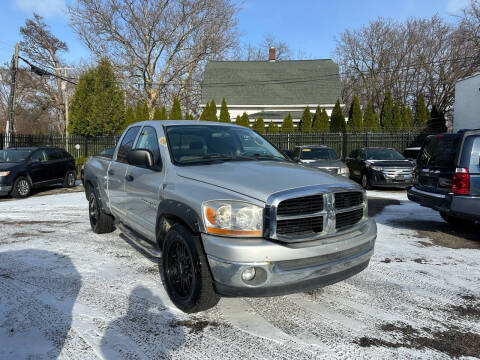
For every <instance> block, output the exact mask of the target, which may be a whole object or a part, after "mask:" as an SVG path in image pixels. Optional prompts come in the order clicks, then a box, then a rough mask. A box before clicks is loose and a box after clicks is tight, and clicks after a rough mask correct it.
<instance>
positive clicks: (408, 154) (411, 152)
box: [403, 147, 420, 166]
mask: <svg viewBox="0 0 480 360" xmlns="http://www.w3.org/2000/svg"><path fill="white" fill-rule="evenodd" d="M419 153H420V147H409V148H406V149H405V150H403V156H405V158H406V159H408V160H410V161H411V162H412V164H413V165H414V166H415V165H416V164H417V158H418V154H419Z"/></svg>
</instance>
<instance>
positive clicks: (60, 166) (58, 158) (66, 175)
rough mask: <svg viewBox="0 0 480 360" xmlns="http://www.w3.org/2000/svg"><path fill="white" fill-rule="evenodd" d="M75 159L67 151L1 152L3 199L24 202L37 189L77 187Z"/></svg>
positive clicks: (0, 165) (0, 168) (51, 148)
mask: <svg viewBox="0 0 480 360" xmlns="http://www.w3.org/2000/svg"><path fill="white" fill-rule="evenodd" d="M76 179H77V175H76V172H75V159H74V158H73V157H72V155H70V154H69V153H68V152H66V151H65V150H63V149H59V148H54V147H25V148H9V149H4V150H0V196H1V195H8V194H10V195H11V196H12V197H17V198H23V197H27V196H28V195H29V194H30V191H31V189H32V188H34V187H40V186H46V185H53V184H63V186H65V187H73V186H75V181H76Z"/></svg>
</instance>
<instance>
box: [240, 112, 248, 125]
mask: <svg viewBox="0 0 480 360" xmlns="http://www.w3.org/2000/svg"><path fill="white" fill-rule="evenodd" d="M241 120H242V126H245V127H250V119H249V117H248V115H247V113H246V112H244V113H243V114H242V118H241Z"/></svg>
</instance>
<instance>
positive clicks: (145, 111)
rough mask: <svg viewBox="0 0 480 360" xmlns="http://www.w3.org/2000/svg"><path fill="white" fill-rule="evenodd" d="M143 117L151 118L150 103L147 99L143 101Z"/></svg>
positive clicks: (145, 118)
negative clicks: (148, 103)
mask: <svg viewBox="0 0 480 360" xmlns="http://www.w3.org/2000/svg"><path fill="white" fill-rule="evenodd" d="M142 117H143V120H150V111H149V109H148V105H147V102H146V101H145V102H144V103H143V107H142Z"/></svg>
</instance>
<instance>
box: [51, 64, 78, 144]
mask: <svg viewBox="0 0 480 360" xmlns="http://www.w3.org/2000/svg"><path fill="white" fill-rule="evenodd" d="M72 69H74V68H71V67H70V68H69V67H65V68H55V70H60V71H61V70H63V77H64V79H62V90H63V105H64V106H65V150H67V151H68V147H69V138H68V117H69V114H68V88H67V86H68V82H69V81H68V76H67V70H72Z"/></svg>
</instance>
